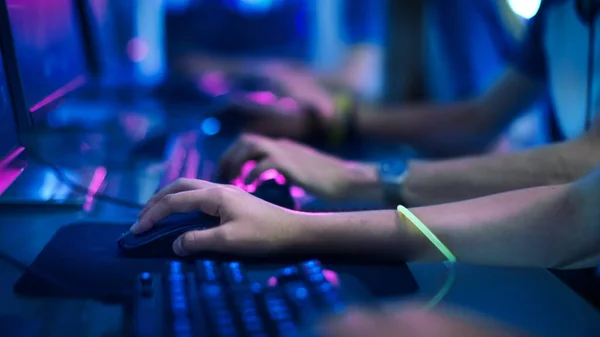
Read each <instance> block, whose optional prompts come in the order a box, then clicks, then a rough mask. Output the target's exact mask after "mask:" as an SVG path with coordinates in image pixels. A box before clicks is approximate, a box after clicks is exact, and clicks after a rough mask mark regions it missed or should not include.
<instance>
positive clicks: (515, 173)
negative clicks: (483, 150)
mask: <svg viewBox="0 0 600 337" xmlns="http://www.w3.org/2000/svg"><path fill="white" fill-rule="evenodd" d="M598 146H600V135H599V134H598V132H596V131H592V132H590V133H588V134H587V135H585V136H584V137H582V138H580V139H577V140H574V141H570V142H566V143H560V144H555V145H548V146H544V147H540V148H536V149H532V150H528V151H522V152H515V153H509V154H492V155H485V156H477V157H470V158H460V159H452V160H444V161H437V162H413V163H411V164H410V168H409V172H408V175H407V178H406V180H405V182H404V186H403V190H402V195H403V196H404V199H405V201H406V203H407V204H409V205H413V206H414V205H416V206H418V205H431V204H439V203H445V202H453V201H459V200H465V199H470V198H476V197H480V196H485V195H490V194H494V193H500V192H505V191H511V190H516V189H521V188H528V187H534V186H543V185H553V184H564V183H569V182H572V181H575V180H577V179H579V178H581V177H583V176H584V175H586V174H588V173H589V172H591V171H592V170H593V169H594V168H595V167H597V166H598V165H600V151H599V150H598Z"/></svg>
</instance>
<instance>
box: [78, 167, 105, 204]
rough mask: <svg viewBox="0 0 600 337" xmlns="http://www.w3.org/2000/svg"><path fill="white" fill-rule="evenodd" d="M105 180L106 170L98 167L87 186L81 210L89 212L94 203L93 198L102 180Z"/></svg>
mask: <svg viewBox="0 0 600 337" xmlns="http://www.w3.org/2000/svg"><path fill="white" fill-rule="evenodd" d="M105 178H106V168H105V167H102V166H99V167H97V168H96V169H95V170H94V175H93V176H92V180H91V181H90V185H89V186H88V193H87V195H86V196H85V202H84V203H83V210H84V211H86V212H89V211H90V210H91V209H92V204H93V203H94V196H95V195H96V194H97V193H98V191H99V190H100V187H101V186H102V183H103V182H104V179H105Z"/></svg>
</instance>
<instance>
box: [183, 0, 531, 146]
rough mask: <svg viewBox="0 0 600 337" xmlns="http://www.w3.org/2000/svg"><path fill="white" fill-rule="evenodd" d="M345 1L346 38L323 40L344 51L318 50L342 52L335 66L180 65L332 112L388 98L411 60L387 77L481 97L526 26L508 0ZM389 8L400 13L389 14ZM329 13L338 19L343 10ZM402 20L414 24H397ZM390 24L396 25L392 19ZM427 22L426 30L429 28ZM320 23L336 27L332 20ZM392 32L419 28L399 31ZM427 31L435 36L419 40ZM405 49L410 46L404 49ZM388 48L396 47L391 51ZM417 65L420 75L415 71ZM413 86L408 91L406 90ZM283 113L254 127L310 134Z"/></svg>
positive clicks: (193, 61) (260, 62)
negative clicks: (353, 100) (266, 83)
mask: <svg viewBox="0 0 600 337" xmlns="http://www.w3.org/2000/svg"><path fill="white" fill-rule="evenodd" d="M332 3H333V2H332ZM339 3H340V5H341V7H338V8H337V9H338V10H341V11H342V20H341V21H342V24H341V26H342V28H341V29H340V30H339V31H338V33H337V34H338V36H337V40H340V41H337V40H336V39H335V38H334V39H332V38H331V37H330V36H329V35H331V34H330V33H327V32H322V34H320V35H323V36H319V37H318V38H317V40H326V41H323V42H322V43H320V44H323V43H327V42H329V44H328V45H325V46H320V48H317V49H328V48H329V49H336V48H338V49H341V51H332V50H329V51H324V50H321V51H320V52H319V51H318V52H317V54H318V55H316V56H317V57H318V56H319V55H321V54H327V53H329V54H332V53H333V54H337V55H339V54H341V56H340V57H338V58H337V60H335V59H334V60H332V59H331V58H330V59H329V62H328V64H329V65H330V66H331V65H333V69H330V70H329V71H324V72H323V71H321V72H319V71H313V70H311V69H310V68H311V66H310V65H309V64H307V63H302V62H300V61H290V60H274V59H258V58H254V59H253V58H251V57H250V58H246V59H244V60H241V59H236V58H223V57H210V56H208V55H203V54H194V55H188V56H184V57H182V61H181V62H178V63H179V65H180V67H182V68H184V69H186V71H192V72H205V71H207V69H213V70H223V71H226V72H228V73H230V74H236V73H238V74H245V75H259V76H265V77H267V78H269V79H270V80H272V81H273V83H275V84H276V85H277V86H279V87H281V88H282V89H283V92H284V93H285V94H287V95H289V96H291V97H292V98H294V99H296V100H297V101H298V102H299V104H300V106H301V107H305V106H311V107H314V108H316V110H317V111H319V113H320V114H323V115H325V116H331V115H332V110H333V109H335V106H334V105H335V104H334V101H335V97H333V96H335V94H336V93H337V92H344V93H347V92H350V93H352V94H353V95H355V97H358V98H359V99H360V100H361V101H362V100H373V99H377V98H378V97H379V98H380V97H381V95H382V92H381V91H382V88H381V82H382V81H383V79H382V74H381V72H382V71H383V69H382V67H383V66H384V62H385V64H386V65H387V64H390V66H392V67H394V69H396V70H395V71H398V66H396V65H394V64H398V63H400V64H403V65H400V66H399V68H402V69H403V70H399V71H400V73H398V74H387V76H388V77H415V76H425V77H426V80H425V82H426V86H427V96H428V97H430V99H432V100H434V101H448V100H456V99H459V98H465V97H470V96H472V95H474V94H477V93H479V92H481V90H482V88H484V87H487V85H488V84H489V82H490V81H492V80H493V79H495V78H496V77H497V76H498V74H499V73H500V71H501V70H502V69H503V68H504V66H505V63H506V62H507V60H508V59H509V58H510V54H511V53H512V52H513V51H512V50H513V48H514V45H515V44H516V39H517V35H518V34H517V33H514V32H513V31H514V30H515V28H514V27H513V26H515V25H516V26H518V25H520V23H515V22H512V24H507V23H506V22H507V21H510V20H509V19H506V17H509V15H506V14H503V13H505V12H506V10H505V8H504V7H506V5H503V3H505V2H504V1H501V2H497V1H493V0H482V1H463V0H449V1H448V0H445V1H441V0H428V1H418V2H415V3H411V4H399V3H388V2H386V1H383V0H372V1H367V0H349V1H340V2H339ZM328 4H329V3H328ZM327 7H330V6H329V5H328V6H320V5H319V6H317V7H316V8H315V11H316V12H319V11H326V9H322V8H327ZM385 10H388V11H389V10H393V11H394V12H393V13H391V14H389V13H386V12H385ZM405 12H408V13H409V14H413V13H414V15H413V16H417V17H416V18H415V17H406V15H408V14H406V15H405ZM325 14H327V13H324V14H322V15H325ZM328 14H329V15H332V16H335V10H330V11H329V13H328ZM322 15H319V14H318V13H315V14H314V16H315V18H314V19H315V20H323V19H322V18H320V17H321V16H322ZM400 19H401V20H403V21H408V22H401V23H398V22H395V21H397V20H400ZM513 19H514V15H513ZM330 21H332V23H331V25H335V20H333V18H331V19H330ZM386 21H389V22H387V24H386ZM386 25H387V27H386ZM317 26H318V25H317ZM421 26H424V27H425V28H424V30H425V31H423V28H422V27H421ZM318 28H322V29H324V30H327V29H330V27H328V26H327V25H326V24H325V23H324V24H322V25H321V26H318ZM386 29H387V31H386ZM391 29H396V30H401V31H402V32H404V31H410V32H411V33H410V34H406V35H405V36H399V35H398V34H397V32H392V31H390V30H391ZM423 36H427V37H430V38H427V39H425V41H423V42H422V41H419V40H420V37H423ZM385 41H387V42H385ZM320 44H319V43H317V45H320ZM398 48H404V49H407V50H409V51H399V50H398ZM385 49H390V50H388V51H387V52H386V51H385ZM384 53H387V55H384ZM423 55H425V58H426V60H425V62H426V65H427V66H426V67H425V69H423V67H422V66H420V65H419V64H420V61H418V60H419V59H420V58H422V57H423ZM321 56H322V55H321ZM321 58H327V57H326V56H322V57H321ZM385 59H387V61H384V60H385ZM316 61H317V63H319V62H320V61H319V60H316ZM326 63H327V62H326ZM321 68H322V67H321ZM411 68H412V69H411ZM417 68H418V69H419V70H416V72H418V73H419V75H411V73H415V70H414V69H417ZM404 82H407V83H408V84H407V85H408V86H410V87H414V86H416V84H415V83H414V82H417V81H415V80H410V79H407V80H405V81H404ZM411 90H413V89H411V88H406V89H405V90H404V91H411ZM332 94H333V95H332ZM400 95H402V96H406V94H400ZM263 108H264V107H263ZM301 110H302V109H301ZM269 117H270V118H269ZM279 117H281V118H278V116H277V114H276V113H275V114H273V115H270V114H269V115H268V116H267V117H266V118H265V123H259V124H260V125H254V128H253V129H254V130H257V131H260V132H261V133H263V134H269V135H272V136H290V137H297V138H302V137H303V136H305V135H304V134H303V131H304V130H302V129H300V130H298V123H285V120H286V119H289V117H290V116H289V115H287V116H283V117H282V116H279ZM300 118H302V117H300ZM280 119H281V122H283V124H285V125H288V124H289V125H290V127H283V128H282V129H281V132H278V131H277V130H271V128H270V127H269V125H272V124H277V123H278V122H279V121H280Z"/></svg>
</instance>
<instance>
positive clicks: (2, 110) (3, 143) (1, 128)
mask: <svg viewBox="0 0 600 337" xmlns="http://www.w3.org/2000/svg"><path fill="white" fill-rule="evenodd" d="M1 50H2V49H1V48H0V51H1ZM4 69H5V66H4V58H3V57H2V53H1V52H0V167H2V166H3V163H4V164H6V161H7V160H8V159H9V158H10V157H12V156H14V154H15V153H17V152H18V151H19V147H20V143H19V137H18V133H17V122H16V120H15V113H14V109H13V104H12V99H11V96H10V95H11V94H10V91H9V87H8V79H7V77H6V72H5V70H4ZM0 184H1V182H0ZM0 189H1V188H0Z"/></svg>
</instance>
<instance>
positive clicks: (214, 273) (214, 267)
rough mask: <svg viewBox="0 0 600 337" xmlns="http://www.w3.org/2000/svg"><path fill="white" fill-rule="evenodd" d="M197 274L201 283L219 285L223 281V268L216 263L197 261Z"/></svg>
mask: <svg viewBox="0 0 600 337" xmlns="http://www.w3.org/2000/svg"><path fill="white" fill-rule="evenodd" d="M196 272H197V276H198V281H199V282H200V283H219V282H221V281H222V273H221V268H220V266H219V264H218V263H216V262H215V261H210V260H200V261H196Z"/></svg>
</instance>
